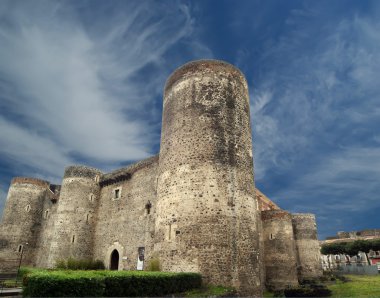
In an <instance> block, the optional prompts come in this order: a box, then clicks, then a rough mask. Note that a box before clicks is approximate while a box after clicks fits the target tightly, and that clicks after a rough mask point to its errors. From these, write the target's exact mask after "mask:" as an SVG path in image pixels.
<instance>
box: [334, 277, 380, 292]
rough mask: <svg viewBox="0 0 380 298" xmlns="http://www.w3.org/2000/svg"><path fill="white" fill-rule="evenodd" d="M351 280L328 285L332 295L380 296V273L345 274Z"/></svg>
mask: <svg viewBox="0 0 380 298" xmlns="http://www.w3.org/2000/svg"><path fill="white" fill-rule="evenodd" d="M345 276H346V277H347V278H348V279H349V281H348V282H341V281H337V282H336V283H335V284H330V285H327V287H328V288H329V289H330V290H331V291H332V295H331V297H380V274H379V275H345Z"/></svg>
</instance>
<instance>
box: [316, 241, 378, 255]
mask: <svg viewBox="0 0 380 298" xmlns="http://www.w3.org/2000/svg"><path fill="white" fill-rule="evenodd" d="M370 250H375V251H376V250H380V239H374V240H355V241H352V242H336V243H329V244H324V245H322V247H321V254H323V255H337V254H347V255H350V256H354V255H357V254H358V252H359V251H361V252H365V253H368V252H369V251H370Z"/></svg>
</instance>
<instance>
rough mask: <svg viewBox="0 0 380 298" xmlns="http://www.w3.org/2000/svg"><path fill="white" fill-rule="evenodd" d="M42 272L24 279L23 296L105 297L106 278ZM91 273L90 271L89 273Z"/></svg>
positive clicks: (83, 272) (81, 272)
mask: <svg viewBox="0 0 380 298" xmlns="http://www.w3.org/2000/svg"><path fill="white" fill-rule="evenodd" d="M73 272H74V271H72V272H70V271H55V272H53V271H50V272H49V271H40V272H36V273H31V274H29V275H28V276H27V277H26V278H24V280H23V283H24V288H23V295H24V296H30V297H41V296H42V297H62V296H65V297H77V296H78V297H84V296H94V297H99V296H104V289H105V285H104V277H102V276H100V275H99V276H97V275H96V274H86V272H85V271H76V272H75V273H73ZM87 272H89V271H87Z"/></svg>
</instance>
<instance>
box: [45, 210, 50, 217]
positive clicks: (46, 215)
mask: <svg viewBox="0 0 380 298" xmlns="http://www.w3.org/2000/svg"><path fill="white" fill-rule="evenodd" d="M48 216H49V210H46V211H45V219H47V218H48Z"/></svg>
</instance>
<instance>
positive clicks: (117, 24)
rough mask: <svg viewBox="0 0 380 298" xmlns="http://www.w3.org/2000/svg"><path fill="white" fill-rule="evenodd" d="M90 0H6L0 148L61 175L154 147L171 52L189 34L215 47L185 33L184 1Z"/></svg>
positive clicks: (0, 29)
mask: <svg viewBox="0 0 380 298" xmlns="http://www.w3.org/2000/svg"><path fill="white" fill-rule="evenodd" d="M86 3H87V2H78V3H76V2H74V1H73V2H69V1H62V2H53V1H33V3H31V2H25V1H2V2H1V4H0V5H1V9H0V17H1V20H2V21H1V23H0V43H1V45H2V46H1V47H0V90H1V92H0V93H1V95H0V96H1V98H0V108H1V111H2V112H1V113H0V127H1V129H0V143H1V144H0V154H2V155H3V156H6V157H7V158H8V160H9V164H12V165H13V166H17V167H18V168H19V169H21V168H22V167H23V166H25V165H27V166H29V167H31V168H33V169H34V171H36V172H38V171H40V173H42V175H45V176H53V177H54V176H55V177H58V176H59V175H61V173H62V171H63V167H64V166H66V165H68V164H70V163H76V162H81V161H83V160H86V161H89V162H90V163H91V164H93V165H97V164H104V163H109V164H112V163H117V162H121V161H126V160H137V159H142V158H144V157H146V156H148V155H151V154H154V153H155V152H154V148H155V147H157V144H158V142H159V128H160V117H161V113H160V108H158V104H156V102H157V101H161V96H160V95H161V90H162V88H163V84H164V82H165V79H166V75H167V72H168V68H167V65H168V63H173V62H175V60H174V61H168V59H167V57H166V56H165V55H166V53H167V52H168V51H169V50H171V49H172V47H173V46H174V45H176V44H178V43H179V42H180V41H182V40H183V41H184V42H187V43H188V46H189V47H190V48H192V47H194V50H195V52H197V51H202V50H203V51H204V50H205V49H207V48H206V47H202V46H200V43H199V42H198V41H197V40H196V38H194V39H193V41H188V40H187V39H188V38H189V37H190V36H191V35H192V34H193V21H192V18H191V16H190V12H189V9H188V7H187V6H185V5H182V4H180V5H178V6H170V5H167V4H160V3H157V2H151V1H149V2H146V1H145V2H138V3H137V2H133V3H125V1H122V2H114V3H113V5H111V6H110V5H108V4H107V3H105V2H99V3H97V5H98V6H97V7H96V10H95V9H94V7H92V6H91V5H90V6H88V7H87V8H86V10H85V9H83V7H82V5H84V4H86ZM88 4H90V3H87V5H88ZM164 69H165V71H164ZM22 174H24V175H25V174H27V173H22Z"/></svg>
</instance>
